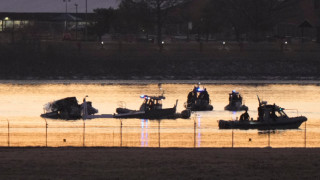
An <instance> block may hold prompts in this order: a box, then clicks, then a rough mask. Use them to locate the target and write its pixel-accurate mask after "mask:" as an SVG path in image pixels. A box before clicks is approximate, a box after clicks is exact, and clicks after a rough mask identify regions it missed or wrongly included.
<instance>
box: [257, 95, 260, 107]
mask: <svg viewBox="0 0 320 180" xmlns="http://www.w3.org/2000/svg"><path fill="white" fill-rule="evenodd" d="M257 98H258V101H259V106H261V101H260V98H259V95H257Z"/></svg>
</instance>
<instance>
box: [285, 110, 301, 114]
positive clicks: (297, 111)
mask: <svg viewBox="0 0 320 180" xmlns="http://www.w3.org/2000/svg"><path fill="white" fill-rule="evenodd" d="M285 110H287V111H296V113H297V116H299V110H298V109H285Z"/></svg>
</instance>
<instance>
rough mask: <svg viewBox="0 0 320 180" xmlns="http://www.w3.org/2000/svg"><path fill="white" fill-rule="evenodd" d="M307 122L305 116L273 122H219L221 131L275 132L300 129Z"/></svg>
mask: <svg viewBox="0 0 320 180" xmlns="http://www.w3.org/2000/svg"><path fill="white" fill-rule="evenodd" d="M305 121H307V118H306V117H304V116H300V117H294V118H283V119H279V120H271V121H256V120H255V121H226V120H219V129H243V130H248V129H258V130H269V129H271V130H273V129H298V128H299V127H300V125H301V124H302V123H303V122H305Z"/></svg>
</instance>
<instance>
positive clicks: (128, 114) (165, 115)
mask: <svg viewBox="0 0 320 180" xmlns="http://www.w3.org/2000/svg"><path fill="white" fill-rule="evenodd" d="M117 112H118V114H115V115H114V117H115V118H139V119H172V118H175V113H176V108H167V109H154V110H148V111H134V110H121V111H119V110H117ZM121 112H123V113H121Z"/></svg>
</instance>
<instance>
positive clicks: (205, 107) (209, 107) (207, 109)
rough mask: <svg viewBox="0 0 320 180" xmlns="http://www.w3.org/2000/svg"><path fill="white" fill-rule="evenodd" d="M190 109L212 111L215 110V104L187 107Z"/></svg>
mask: <svg viewBox="0 0 320 180" xmlns="http://www.w3.org/2000/svg"><path fill="white" fill-rule="evenodd" d="M187 108H188V109H190V110H191V111H212V110H213V106H212V105H210V104H209V105H203V106H201V105H199V106H197V105H192V106H190V107H187Z"/></svg>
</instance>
